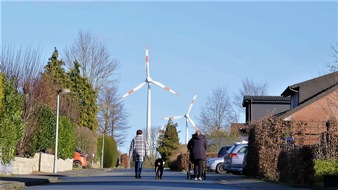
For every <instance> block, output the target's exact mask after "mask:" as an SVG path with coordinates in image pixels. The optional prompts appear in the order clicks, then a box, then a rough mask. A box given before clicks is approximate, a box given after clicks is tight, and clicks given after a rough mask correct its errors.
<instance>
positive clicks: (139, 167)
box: [135, 161, 143, 174]
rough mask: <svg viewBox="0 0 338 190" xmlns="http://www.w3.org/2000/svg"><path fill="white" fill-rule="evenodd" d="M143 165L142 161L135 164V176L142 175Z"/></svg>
mask: <svg viewBox="0 0 338 190" xmlns="http://www.w3.org/2000/svg"><path fill="white" fill-rule="evenodd" d="M142 163H143V162H141V161H139V162H135V174H141V173H142Z"/></svg>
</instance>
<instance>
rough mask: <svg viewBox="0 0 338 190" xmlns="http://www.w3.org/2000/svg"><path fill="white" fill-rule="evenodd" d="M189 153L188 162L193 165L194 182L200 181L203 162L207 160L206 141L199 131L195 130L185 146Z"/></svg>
mask: <svg viewBox="0 0 338 190" xmlns="http://www.w3.org/2000/svg"><path fill="white" fill-rule="evenodd" d="M187 148H188V150H189V151H190V160H191V161H192V162H193V163H194V178H195V180H197V179H198V180H202V178H201V177H202V175H203V162H204V161H205V160H206V159H207V156H206V153H205V152H206V150H207V141H206V139H205V136H204V135H202V134H201V131H199V130H197V131H196V133H195V134H193V135H192V138H191V139H190V140H189V142H188V146H187Z"/></svg>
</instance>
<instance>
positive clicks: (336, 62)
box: [325, 42, 338, 72]
mask: <svg viewBox="0 0 338 190" xmlns="http://www.w3.org/2000/svg"><path fill="white" fill-rule="evenodd" d="M331 50H332V57H333V63H328V64H326V65H325V66H326V67H327V68H328V70H329V71H330V72H335V71H337V70H338V42H336V44H335V45H331Z"/></svg>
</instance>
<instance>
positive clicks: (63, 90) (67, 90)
mask: <svg viewBox="0 0 338 190" xmlns="http://www.w3.org/2000/svg"><path fill="white" fill-rule="evenodd" d="M68 93H70V90H69V89H67V88H63V89H60V90H58V92H57V94H58V95H63V94H68Z"/></svg>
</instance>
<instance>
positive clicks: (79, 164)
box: [73, 160, 82, 168]
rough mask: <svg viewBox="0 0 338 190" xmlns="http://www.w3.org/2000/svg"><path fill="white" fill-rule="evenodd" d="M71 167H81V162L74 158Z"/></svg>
mask: <svg viewBox="0 0 338 190" xmlns="http://www.w3.org/2000/svg"><path fill="white" fill-rule="evenodd" d="M73 168H82V164H81V162H80V161H78V160H75V161H74V162H73Z"/></svg>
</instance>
